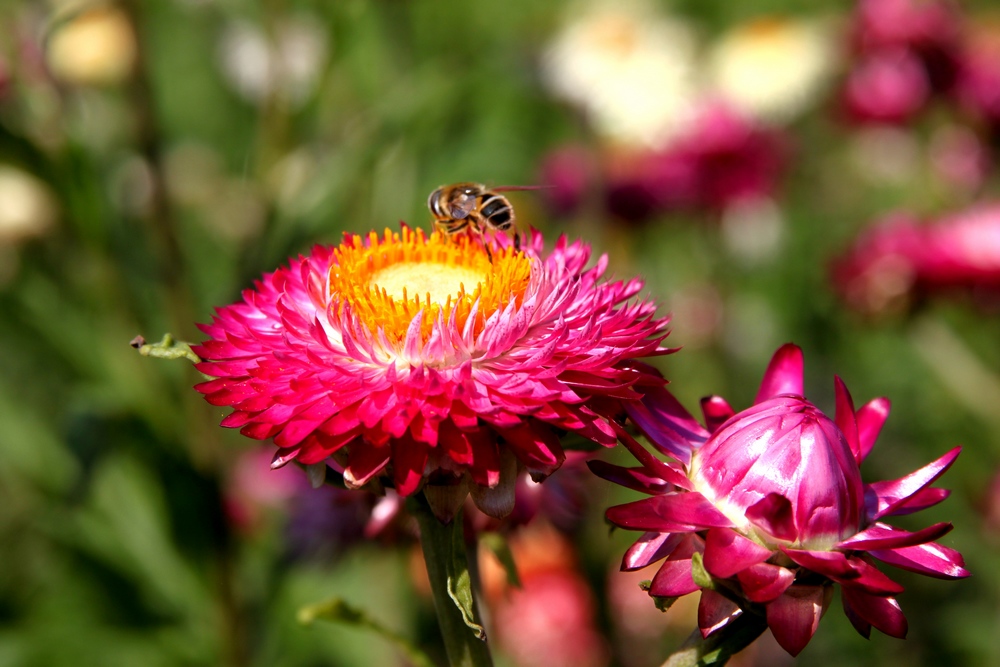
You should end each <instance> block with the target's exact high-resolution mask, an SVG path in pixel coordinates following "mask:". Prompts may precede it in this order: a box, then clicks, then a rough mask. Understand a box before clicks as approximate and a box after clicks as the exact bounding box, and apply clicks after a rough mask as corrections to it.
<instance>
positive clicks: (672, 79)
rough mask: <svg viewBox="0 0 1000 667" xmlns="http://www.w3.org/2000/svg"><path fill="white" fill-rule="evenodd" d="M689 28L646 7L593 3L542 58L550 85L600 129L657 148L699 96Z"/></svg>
mask: <svg viewBox="0 0 1000 667" xmlns="http://www.w3.org/2000/svg"><path fill="white" fill-rule="evenodd" d="M695 47H696V45H695V36H694V34H693V31H692V30H691V28H690V26H688V25H686V24H684V23H681V22H679V21H677V20H668V19H666V18H664V17H662V16H658V15H656V14H654V13H653V12H652V11H650V10H649V9H647V8H646V7H645V6H644V5H639V4H636V3H628V2H621V3H617V4H615V5H613V6H612V5H595V6H592V7H591V8H590V10H588V11H584V12H583V13H582V15H581V16H580V17H579V18H578V19H576V20H574V21H572V22H571V23H570V24H569V25H567V26H566V27H565V28H564V29H563V31H562V32H561V33H560V34H559V35H558V36H557V37H556V39H555V41H554V42H553V43H552V44H551V46H550V47H549V48H548V50H547V51H546V52H545V54H544V55H543V58H542V76H543V78H544V80H545V82H546V84H547V85H548V86H549V88H550V89H551V90H552V91H553V92H554V93H555V94H556V95H559V96H561V97H563V98H565V99H567V100H568V101H570V102H572V103H574V104H577V105H579V106H580V107H582V108H583V109H584V110H585V111H586V112H587V114H588V116H589V117H590V120H591V122H592V123H593V124H594V127H595V128H596V129H597V131H598V132H600V133H602V134H604V135H606V136H607V137H609V138H611V139H613V140H616V141H621V142H623V143H626V144H630V145H640V146H653V147H657V146H662V145H663V144H665V143H666V142H667V141H668V140H669V139H670V138H671V137H673V136H675V135H676V134H678V133H680V132H681V131H683V129H684V128H685V126H686V125H687V123H688V122H689V121H690V119H691V116H692V112H693V109H692V107H693V104H694V102H695V98H696V96H697V84H696V74H695Z"/></svg>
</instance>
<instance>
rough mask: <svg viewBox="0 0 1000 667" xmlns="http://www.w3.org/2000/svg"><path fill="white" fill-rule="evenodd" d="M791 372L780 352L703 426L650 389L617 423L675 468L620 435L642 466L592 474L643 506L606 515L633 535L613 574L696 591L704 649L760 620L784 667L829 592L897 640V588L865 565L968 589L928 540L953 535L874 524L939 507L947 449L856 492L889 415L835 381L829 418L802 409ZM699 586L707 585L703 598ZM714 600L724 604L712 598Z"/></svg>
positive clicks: (806, 406)
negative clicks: (648, 570) (646, 571)
mask: <svg viewBox="0 0 1000 667" xmlns="http://www.w3.org/2000/svg"><path fill="white" fill-rule="evenodd" d="M802 368H803V363H802V352H801V350H800V349H799V348H798V347H796V346H794V345H790V344H789V345H785V346H783V347H782V348H780V349H779V350H778V351H777V352H776V353H775V355H774V357H773V359H772V360H771V363H770V365H769V366H768V369H767V372H766V373H765V374H764V379H763V381H762V383H761V387H760V391H759V392H758V395H757V399H756V401H755V403H754V405H753V406H752V407H750V408H748V409H746V410H744V411H742V412H738V413H736V412H734V410H733V409H732V408H731V407H730V406H729V404H728V403H727V402H726V401H725V400H724V399H722V398H720V397H717V396H716V397H710V398H707V399H705V400H704V401H703V402H702V408H703V411H704V413H705V422H706V426H705V427H702V426H701V425H700V424H698V422H697V421H695V419H694V418H693V417H692V416H691V415H690V414H689V413H688V412H687V411H686V410H685V409H684V408H683V407H682V406H681V405H680V403H679V402H677V400H676V399H674V398H673V397H672V396H671V395H670V394H669V393H668V392H667V391H666V389H656V390H651V391H649V392H647V394H646V396H645V397H644V398H643V400H642V402H641V403H638V404H633V405H631V406H628V408H627V409H628V412H629V416H630V417H631V418H632V420H633V421H634V422H635V424H637V425H638V426H639V428H640V429H641V430H642V431H643V432H644V433H645V435H646V436H647V437H648V438H649V440H650V442H651V443H652V444H653V446H654V447H656V449H658V450H659V451H660V452H662V453H664V454H667V455H668V456H670V457H671V459H673V460H671V461H667V462H663V461H660V460H659V459H657V458H655V457H652V456H651V455H650V454H649V453H648V452H646V451H645V450H644V449H643V448H642V447H641V446H640V445H639V444H638V443H637V442H635V441H634V440H633V439H632V438H631V437H630V436H629V435H628V433H627V432H625V431H624V429H621V428H619V429H618V431H619V436H620V437H621V438H622V439H623V440H624V441H625V443H626V445H627V446H628V447H629V449H630V450H631V451H633V453H635V454H636V455H637V457H638V458H639V459H640V462H641V463H642V466H640V467H639V468H633V469H625V468H619V467H617V466H612V465H610V464H600V465H592V466H591V467H592V469H593V470H594V472H596V473H597V474H599V475H601V476H602V477H605V478H607V479H610V480H612V481H615V482H617V483H623V482H625V485H626V486H629V487H630V488H635V489H639V490H643V491H645V492H646V493H649V494H651V496H652V497H650V498H646V499H643V500H639V501H636V502H632V503H628V504H626V505H619V506H616V507H612V508H610V509H609V510H608V511H607V518H608V520H609V521H611V523H613V524H615V525H618V526H620V527H623V528H629V529H634V530H642V531H645V532H644V534H643V536H642V537H641V538H640V539H639V541H637V542H636V543H635V545H634V546H633V547H632V548H631V549H629V551H628V552H627V553H626V554H625V557H624V559H623V561H622V569H623V570H635V569H640V568H643V567H646V566H647V565H650V564H651V563H654V562H656V561H659V560H663V559H666V560H665V561H664V563H663V564H662V565H661V566H660V568H659V570H658V571H657V573H656V575H655V577H654V578H653V580H652V583H651V585H650V594H651V595H654V596H657V597H677V596H681V595H686V594H688V593H693V592H695V591H698V590H701V592H702V597H701V604H700V608H699V613H698V619H699V626H700V628H701V632H702V635H703V636H706V637H707V636H708V635H710V634H712V633H714V632H717V631H719V630H721V629H722V628H724V627H726V626H727V625H729V624H730V623H731V622H732V621H733V620H734V619H736V618H738V617H739V616H740V615H741V614H742V613H746V612H747V610H752V611H753V612H754V613H759V614H762V615H763V616H765V617H766V619H767V623H768V626H769V627H770V629H771V631H772V633H773V635H774V637H775V639H777V641H778V643H779V644H780V645H781V646H782V647H783V648H784V649H785V650H786V651H788V652H789V653H791V654H792V655H796V654H798V653H799V652H800V651H801V650H802V649H803V648H804V647H805V646H806V644H807V643H808V642H809V640H810V638H811V637H812V635H813V633H814V632H815V631H816V628H817V626H818V623H819V619H820V617H821V616H822V614H823V612H824V611H825V609H826V607H827V605H828V604H829V600H830V593H831V586H832V585H833V584H834V583H837V584H840V585H841V588H842V599H843V602H844V607H845V611H846V613H847V615H848V617H849V618H850V620H851V622H852V624H854V626H855V628H857V629H858V631H859V632H861V633H862V634H863V635H865V636H868V634H869V633H870V631H871V628H872V627H873V626H874V627H876V628H878V629H880V630H882V631H883V632H885V633H887V634H890V635H893V636H896V637H902V636H904V635H905V634H906V619H905V617H903V614H902V612H901V611H900V609H899V605H898V603H897V602H896V599H895V596H896V595H897V594H898V593H900V592H901V591H902V590H903V587H902V586H900V585H899V584H897V583H896V582H894V581H893V580H891V579H890V578H889V577H887V576H886V575H885V574H883V573H882V572H881V571H880V570H878V569H877V568H876V567H875V566H874V565H873V560H874V559H878V560H881V561H883V562H885V563H888V564H891V565H895V566H897V567H901V568H903V569H908V570H912V571H914V572H919V573H922V574H927V575H929V576H934V577H939V578H944V579H953V578H960V577H965V576H968V572H966V570H965V569H964V567H963V566H964V562H963V560H962V557H961V555H960V554H959V553H958V552H956V551H953V550H951V549H949V548H947V547H945V546H943V545H940V544H937V543H935V542H934V541H933V540H935V539H938V538H939V537H941V536H942V535H944V534H946V533H947V532H948V531H949V530H951V524H945V523H941V524H935V525H932V526H930V527H928V528H926V529H924V530H921V531H917V532H912V533H911V532H908V531H905V530H900V529H897V528H893V527H892V526H889V525H887V524H885V523H883V522H882V520H883V519H885V518H886V517H889V516H893V515H897V514H907V513H910V512H914V511H917V510H919V509H923V508H925V507H930V506H931V505H934V504H936V503H938V502H940V501H941V500H944V498H946V497H947V495H948V493H947V491H944V490H942V489H936V488H933V487H930V486H929V485H930V484H931V483H932V482H933V481H934V480H935V479H937V477H939V476H940V475H941V474H943V473H944V471H945V470H947V468H948V467H949V466H950V465H951V463H952V462H953V461H954V460H955V458H956V457H957V456H958V452H959V449H958V448H955V449H953V450H951V451H950V452H948V453H947V454H945V455H944V456H942V457H941V458H939V459H938V460H936V461H934V462H932V463H931V464H929V465H927V466H925V467H924V468H921V469H920V470H917V471H915V472H913V473H911V474H910V475H907V476H906V477H904V478H902V479H900V480H895V481H892V482H877V483H874V484H864V483H863V482H862V481H861V473H860V468H859V466H860V463H861V461H862V460H863V459H864V458H865V457H866V456H867V455H868V453H869V452H870V451H871V449H872V446H873V445H874V442H875V439H876V437H877V436H878V433H879V431H880V430H881V428H882V424H883V423H884V421H885V419H886V417H887V416H888V414H889V402H888V400H886V399H884V398H877V399H875V400H873V401H871V402H869V403H867V404H866V405H864V406H862V407H861V408H860V409H857V410H855V408H854V404H853V401H852V399H851V396H850V394H849V393H848V391H847V388H846V387H845V386H844V384H843V382H841V381H840V379H839V378H837V379H836V381H835V390H836V415H835V417H834V418H833V419H831V418H829V417H827V416H826V415H825V414H824V413H823V412H821V411H820V410H819V409H818V408H817V407H816V406H814V405H813V404H812V403H810V402H809V401H808V400H806V399H805V398H804V397H803V380H802ZM657 478H659V479H660V480H661V484H659V485H657V484H655V480H656V479H657ZM639 479H642V480H645V481H644V483H643V485H641V486H640V485H636V484H635V483H629V480H639ZM704 577H711V578H712V579H713V580H714V581H715V582H718V584H717V585H716V584H713V585H712V586H709V587H704V586H707V584H706V583H705V581H706V580H705V579H704ZM719 587H722V589H723V590H726V591H728V592H729V593H730V594H728V595H721V594H720V593H719V592H717V590H716V589H717V588H719ZM740 601H742V602H740ZM755 607H756V608H755Z"/></svg>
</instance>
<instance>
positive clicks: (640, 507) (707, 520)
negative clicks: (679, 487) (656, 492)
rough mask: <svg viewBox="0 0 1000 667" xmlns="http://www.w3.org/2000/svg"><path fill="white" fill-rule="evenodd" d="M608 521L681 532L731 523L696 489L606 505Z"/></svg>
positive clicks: (662, 530)
mask: <svg viewBox="0 0 1000 667" xmlns="http://www.w3.org/2000/svg"><path fill="white" fill-rule="evenodd" d="M605 516H606V517H607V519H608V521H610V522H611V523H613V524H615V525H616V526H620V527H622V528H628V529H631V530H649V531H659V532H663V533H683V532H691V531H695V530H701V529H704V528H729V527H731V526H732V525H733V524H732V522H731V521H730V520H729V519H728V518H726V515H725V514H723V513H722V512H720V511H719V510H717V509H716V508H715V506H714V505H712V503H710V502H709V501H708V500H707V499H706V498H705V496H703V495H701V494H700V493H697V492H695V491H685V492H677V493H668V494H666V495H662V496H653V497H652V498H643V499H642V500H637V501H635V502H631V503H626V504H624V505H616V506H615V507H609V508H608V511H607V512H606V513H605Z"/></svg>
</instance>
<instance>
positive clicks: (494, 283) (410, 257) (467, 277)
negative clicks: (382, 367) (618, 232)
mask: <svg viewBox="0 0 1000 667" xmlns="http://www.w3.org/2000/svg"><path fill="white" fill-rule="evenodd" d="M530 278H531V260H530V259H529V258H528V257H527V256H526V255H525V254H524V253H523V252H519V251H515V250H514V249H513V248H507V249H505V250H494V251H493V261H492V262H490V259H489V256H488V255H487V254H486V250H485V249H484V248H483V246H482V244H481V243H480V241H479V240H477V239H471V238H469V237H467V236H460V237H448V236H445V235H443V234H441V233H439V232H434V233H433V234H431V235H430V237H427V236H425V234H424V232H423V230H420V229H416V230H414V229H409V228H404V229H403V231H402V232H401V233H394V232H392V231H390V230H388V229H386V230H385V233H384V234H383V235H382V236H381V237H380V236H379V235H378V234H376V233H375V232H372V233H370V234H369V235H368V243H367V245H366V244H365V242H364V239H363V238H362V237H361V236H354V237H352V238H351V240H350V241H347V242H345V243H343V244H341V246H340V247H339V248H337V249H336V250H335V251H334V260H333V263H332V264H331V266H330V295H331V297H332V298H333V301H334V303H335V304H336V308H337V314H338V315H339V314H340V313H341V312H342V310H343V308H344V307H345V305H349V306H350V308H351V310H352V311H353V312H354V313H355V315H356V316H357V317H358V318H359V319H360V320H361V321H362V322H364V323H365V325H366V326H367V327H368V329H369V330H370V331H372V332H375V331H378V330H379V329H381V330H382V331H383V332H384V333H385V336H386V338H387V339H388V340H389V341H390V342H391V343H392V344H394V345H399V344H400V343H402V342H403V341H404V340H405V339H406V332H407V329H408V328H409V326H410V322H412V321H413V318H414V317H416V316H417V314H418V313H420V312H421V311H423V315H422V316H421V328H420V331H421V335H422V337H423V340H424V341H425V342H426V341H427V340H428V338H429V337H430V334H431V330H432V328H433V326H434V322H435V321H436V320H437V319H438V316H439V315H441V316H442V317H443V318H444V321H445V323H447V322H448V321H449V319H450V318H451V317H452V315H453V314H454V317H455V323H456V325H457V326H458V329H459V331H462V330H464V328H465V326H466V324H467V322H468V320H469V317H470V314H471V312H472V305H473V304H474V303H475V302H476V301H477V300H478V301H479V308H478V309H477V312H476V315H475V321H474V322H473V325H472V326H473V331H474V333H476V334H478V333H479V332H481V331H482V329H483V326H484V325H485V323H486V320H487V319H488V318H489V317H490V315H492V314H493V313H494V312H496V311H497V310H498V309H501V308H504V307H506V306H507V305H508V304H509V303H510V302H511V300H512V299H513V300H517V299H520V298H522V297H523V296H524V291H525V289H527V287H528V281H529V280H530Z"/></svg>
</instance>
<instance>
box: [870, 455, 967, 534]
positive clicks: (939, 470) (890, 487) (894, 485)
mask: <svg viewBox="0 0 1000 667" xmlns="http://www.w3.org/2000/svg"><path fill="white" fill-rule="evenodd" d="M961 451H962V448H961V447H955V448H954V449H952V450H951V451H949V452H948V453H946V454H945V455H944V456H942V457H941V458H939V459H937V460H936V461H932V462H931V463H928V464H927V465H925V466H924V467H923V468H920V469H919V470H915V471H914V472H911V473H910V474H909V475H907V476H905V477H901V478H899V479H896V480H892V481H884V482H875V483H874V484H871V485H869V486H868V487H867V488H866V489H865V507H866V510H867V511H868V514H869V517H870V518H872V519H881V518H882V517H884V516H887V515H891V514H892V513H893V512H894V510H895V509H896V508H897V507H900V506H902V505H905V504H906V502H907V501H908V500H909V499H910V498H911V497H912V496H914V495H915V494H916V493H917V492H918V491H920V490H921V489H923V488H924V487H925V486H927V485H928V484H930V483H931V482H933V481H934V480H936V479H937V478H938V477H940V476H941V475H942V474H944V472H945V471H946V470H947V469H948V468H949V467H950V466H951V464H952V463H954V462H955V459H956V458H958V455H959V453H961Z"/></svg>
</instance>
